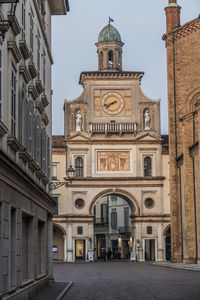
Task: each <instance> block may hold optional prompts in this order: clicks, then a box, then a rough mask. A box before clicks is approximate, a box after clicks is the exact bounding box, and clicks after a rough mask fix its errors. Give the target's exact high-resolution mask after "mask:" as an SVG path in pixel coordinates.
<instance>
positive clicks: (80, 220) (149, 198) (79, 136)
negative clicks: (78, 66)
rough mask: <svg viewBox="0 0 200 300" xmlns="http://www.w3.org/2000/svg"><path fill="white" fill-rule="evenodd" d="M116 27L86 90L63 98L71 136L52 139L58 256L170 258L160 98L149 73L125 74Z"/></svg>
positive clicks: (106, 33)
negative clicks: (150, 87)
mask: <svg viewBox="0 0 200 300" xmlns="http://www.w3.org/2000/svg"><path fill="white" fill-rule="evenodd" d="M123 45H124V44H123V42H122V41H121V37H120V34H119V32H118V30H117V29H116V28H115V27H114V26H112V25H111V24H108V25H107V26H105V27H104V28H103V29H102V31H101V32H100V34H99V37H98V42H97V43H96V46H97V53H98V71H92V72H82V73H81V75H80V84H81V85H82V86H83V93H82V94H81V95H80V96H79V97H78V98H77V99H75V100H70V101H68V100H65V103H64V117H65V134H64V136H54V137H53V149H52V154H53V156H52V162H53V179H54V181H55V182H59V181H64V178H65V177H66V170H67V168H68V167H69V166H70V165H72V166H73V168H74V169H75V170H76V176H75V179H74V180H73V182H72V184H70V185H63V186H62V187H59V188H58V189H57V190H54V191H53V194H54V198H55V199H56V200H57V202H58V211H57V212H56V214H55V216H54V219H53V222H54V250H55V253H54V258H56V259H63V260H65V261H69V262H70V261H75V260H77V259H83V260H87V259H88V256H87V254H88V250H92V251H93V253H94V258H95V259H98V258H102V257H103V254H104V253H105V252H106V253H107V257H108V259H109V258H110V259H115V258H128V257H129V256H130V253H131V252H134V253H136V254H137V259H138V261H145V260H155V261H163V260H165V259H169V258H170V204H169V202H170V201H169V192H168V191H169V181H168V179H169V173H168V172H169V171H168V169H169V162H168V139H167V136H161V132H160V100H153V99H150V98H148V97H147V96H145V95H144V93H143V92H142V90H141V87H140V84H141V80H142V77H143V75H144V73H143V72H135V71H134V72H133V71H131V72H129V71H123V70H122V52H123V51H122V48H123Z"/></svg>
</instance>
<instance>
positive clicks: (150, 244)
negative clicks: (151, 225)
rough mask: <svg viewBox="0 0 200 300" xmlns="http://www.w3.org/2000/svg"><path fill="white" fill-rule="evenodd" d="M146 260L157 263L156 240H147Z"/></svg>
mask: <svg viewBox="0 0 200 300" xmlns="http://www.w3.org/2000/svg"><path fill="white" fill-rule="evenodd" d="M145 260H146V261H155V240H150V239H146V240H145Z"/></svg>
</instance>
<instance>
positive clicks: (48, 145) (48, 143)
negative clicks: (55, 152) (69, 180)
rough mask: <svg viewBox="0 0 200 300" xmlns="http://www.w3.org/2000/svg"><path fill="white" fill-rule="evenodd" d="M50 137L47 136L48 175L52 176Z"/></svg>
mask: <svg viewBox="0 0 200 300" xmlns="http://www.w3.org/2000/svg"><path fill="white" fill-rule="evenodd" d="M50 169H51V168H50V138H49V137H48V136H47V177H48V178H49V177H50Z"/></svg>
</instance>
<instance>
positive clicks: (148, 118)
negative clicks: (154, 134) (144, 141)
mask: <svg viewBox="0 0 200 300" xmlns="http://www.w3.org/2000/svg"><path fill="white" fill-rule="evenodd" d="M150 126H151V116H150V112H149V110H148V109H145V111H144V130H150V129H151V128H150Z"/></svg>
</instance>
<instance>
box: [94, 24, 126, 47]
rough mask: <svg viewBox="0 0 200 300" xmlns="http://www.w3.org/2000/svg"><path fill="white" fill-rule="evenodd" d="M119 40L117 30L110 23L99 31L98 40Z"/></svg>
mask: <svg viewBox="0 0 200 300" xmlns="http://www.w3.org/2000/svg"><path fill="white" fill-rule="evenodd" d="M112 41H117V42H121V36H120V33H119V31H118V30H117V29H116V28H115V27H114V26H112V25H111V24H108V25H106V26H105V27H104V28H103V29H102V30H101V32H100V34H99V37H98V42H99V43H100V42H112Z"/></svg>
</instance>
